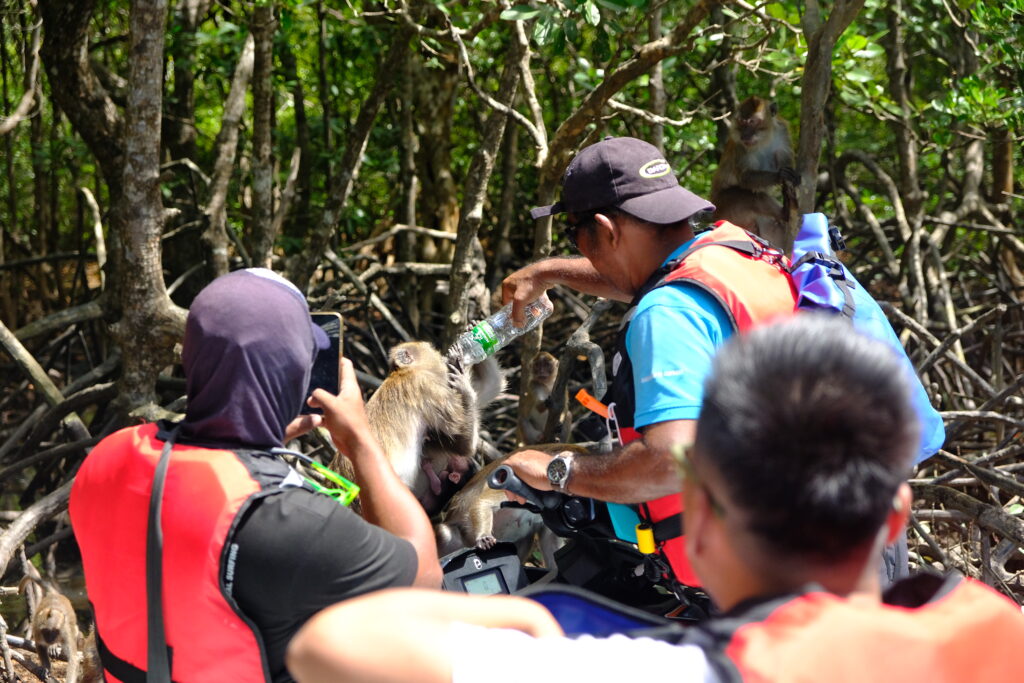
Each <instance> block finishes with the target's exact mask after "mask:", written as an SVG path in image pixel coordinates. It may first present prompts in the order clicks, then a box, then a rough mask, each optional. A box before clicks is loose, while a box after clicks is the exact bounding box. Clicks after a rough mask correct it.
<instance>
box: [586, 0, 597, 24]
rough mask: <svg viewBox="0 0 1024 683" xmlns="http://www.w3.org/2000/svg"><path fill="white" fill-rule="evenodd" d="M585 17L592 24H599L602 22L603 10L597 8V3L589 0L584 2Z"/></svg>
mask: <svg viewBox="0 0 1024 683" xmlns="http://www.w3.org/2000/svg"><path fill="white" fill-rule="evenodd" d="M583 18H584V19H586V20H587V23H588V24H590V25H591V26H597V25H598V24H600V23H601V10H599V9H597V5H595V4H594V3H593V2H590V0H587V2H585V3H583Z"/></svg>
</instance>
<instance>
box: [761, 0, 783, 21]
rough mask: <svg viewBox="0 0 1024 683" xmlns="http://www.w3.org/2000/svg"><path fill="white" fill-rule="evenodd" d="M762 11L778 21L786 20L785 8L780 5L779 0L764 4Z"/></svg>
mask: <svg viewBox="0 0 1024 683" xmlns="http://www.w3.org/2000/svg"><path fill="white" fill-rule="evenodd" d="M764 11H765V12H767V13H768V16H770V17H771V18H772V19H778V20H779V21H785V20H786V15H787V12H786V8H785V7H783V6H782V3H781V2H773V3H771V4H769V5H767V6H765V8H764Z"/></svg>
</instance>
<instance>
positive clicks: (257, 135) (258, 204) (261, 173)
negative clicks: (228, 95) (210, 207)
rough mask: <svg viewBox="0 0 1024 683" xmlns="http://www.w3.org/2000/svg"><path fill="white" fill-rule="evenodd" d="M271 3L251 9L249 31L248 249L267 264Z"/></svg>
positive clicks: (270, 246)
mask: <svg viewBox="0 0 1024 683" xmlns="http://www.w3.org/2000/svg"><path fill="white" fill-rule="evenodd" d="M275 29H276V23H275V21H274V4H273V2H267V3H266V4H261V5H257V6H256V8H255V9H254V10H253V16H252V32H253V38H254V39H255V41H256V57H255V62H254V65H253V74H252V109H253V114H252V118H253V132H252V147H253V156H254V159H253V166H252V233H251V234H252V249H250V256H251V257H252V264H253V265H254V266H265V267H268V268H269V267H270V257H271V256H272V254H273V251H274V240H275V239H276V238H277V235H275V234H274V230H273V227H274V222H273V221H274V167H273V164H274V160H273V157H272V152H273V146H272V141H271V132H272V128H273V118H274V86H273V82H272V79H273V75H274V32H275Z"/></svg>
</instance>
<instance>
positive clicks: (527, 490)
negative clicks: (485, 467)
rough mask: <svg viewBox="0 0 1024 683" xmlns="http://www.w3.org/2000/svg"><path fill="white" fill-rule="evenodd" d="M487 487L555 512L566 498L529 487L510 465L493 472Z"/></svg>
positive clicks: (488, 478) (553, 492)
mask: <svg viewBox="0 0 1024 683" xmlns="http://www.w3.org/2000/svg"><path fill="white" fill-rule="evenodd" d="M487 485H488V486H490V487H491V488H492V489H500V490H505V491H508V492H510V493H513V494H515V495H517V496H519V497H520V498H525V499H526V500H527V501H528V502H529V503H531V504H533V505H536V506H537V507H538V508H540V509H541V510H555V509H557V508H559V507H560V506H561V505H562V502H563V501H564V500H565V496H564V495H562V494H561V493H556V492H555V491H538V490H537V489H535V488H533V487H532V486H527V485H526V484H525V483H524V482H523V480H522V479H520V478H519V477H518V476H516V473H515V470H513V469H512V468H511V467H509V466H508V465H501V466H500V467H497V468H495V470H494V471H493V472H491V476H489V477H487Z"/></svg>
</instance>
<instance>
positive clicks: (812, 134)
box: [780, 0, 864, 252]
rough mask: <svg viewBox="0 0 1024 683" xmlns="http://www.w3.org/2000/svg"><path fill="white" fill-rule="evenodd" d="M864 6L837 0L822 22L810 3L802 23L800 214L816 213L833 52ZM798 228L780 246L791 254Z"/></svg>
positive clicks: (853, 0) (855, 1)
mask: <svg viewBox="0 0 1024 683" xmlns="http://www.w3.org/2000/svg"><path fill="white" fill-rule="evenodd" d="M863 6H864V0H836V2H834V3H832V10H831V11H830V12H829V15H828V19H827V20H825V21H822V18H821V8H820V7H819V5H818V1H817V0H808V2H807V3H806V5H805V9H804V15H803V19H802V22H801V24H802V26H803V29H804V37H805V38H806V39H807V60H806V63H805V65H804V75H803V78H802V79H801V80H800V87H801V93H800V139H799V142H798V144H797V151H796V163H797V169H796V170H797V172H799V173H800V178H801V182H800V186H799V187H798V188H797V205H798V206H799V207H800V213H811V212H813V211H814V200H815V193H816V189H817V188H816V182H815V179H816V178H817V177H818V160H819V158H820V156H821V143H822V140H823V139H824V137H825V119H824V116H823V112H824V109H825V108H824V103H825V102H827V101H828V94H829V90H830V89H831V87H832V50H833V48H835V45H836V41H837V40H838V39H839V36H840V35H842V33H843V31H844V30H846V27H847V26H849V25H850V22H852V21H853V19H854V18H855V17H856V16H857V13H858V12H860V9H861V7H863ZM798 227H799V226H796V225H789V226H787V228H788V229H787V233H788V234H787V235H786V239H785V244H782V245H780V246H782V247H783V248H784V249H785V250H786V251H787V252H788V251H789V250H790V249H791V248H792V245H793V239H794V238H795V237H796V229H797V228H798Z"/></svg>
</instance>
